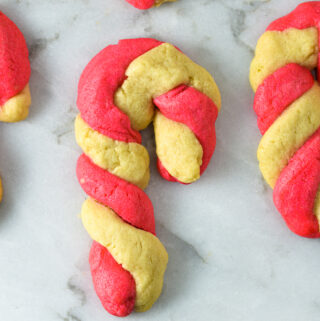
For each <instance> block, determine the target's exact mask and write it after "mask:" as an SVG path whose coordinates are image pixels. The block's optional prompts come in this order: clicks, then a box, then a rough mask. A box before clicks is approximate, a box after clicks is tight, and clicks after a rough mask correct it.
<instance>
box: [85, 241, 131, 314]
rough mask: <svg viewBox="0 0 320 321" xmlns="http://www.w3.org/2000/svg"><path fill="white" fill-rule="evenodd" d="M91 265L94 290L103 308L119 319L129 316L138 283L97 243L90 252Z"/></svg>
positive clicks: (93, 244) (94, 243)
mask: <svg viewBox="0 0 320 321" xmlns="http://www.w3.org/2000/svg"><path fill="white" fill-rule="evenodd" d="M89 263H90V269H91V275H92V280H93V284H94V288H95V291H96V293H97V295H98V297H99V299H100V301H101V303H102V305H103V307H104V308H105V309H106V310H107V311H109V312H110V313H111V314H113V315H116V316H119V317H125V316H127V315H129V314H130V313H131V312H132V311H133V309H134V305H135V299H136V283H135V281H134V279H133V277H132V276H131V274H130V273H129V272H128V271H126V270H125V269H123V267H122V266H121V265H120V264H118V263H117V262H116V260H115V259H114V258H113V257H112V255H111V254H110V252H109V251H108V250H107V249H106V248H105V247H104V246H102V245H100V244H99V243H97V242H95V241H93V243H92V247H91V250H90V255H89Z"/></svg>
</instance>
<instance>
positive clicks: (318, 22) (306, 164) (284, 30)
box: [250, 1, 320, 238]
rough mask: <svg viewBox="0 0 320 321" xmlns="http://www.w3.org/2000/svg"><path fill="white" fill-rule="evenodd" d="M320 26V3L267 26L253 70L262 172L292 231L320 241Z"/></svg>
mask: <svg viewBox="0 0 320 321" xmlns="http://www.w3.org/2000/svg"><path fill="white" fill-rule="evenodd" d="M319 27H320V3H319V2H316V1H314V2H306V3H302V4H300V5H299V6H298V7H297V8H296V9H295V10H294V11H292V12H291V13H290V14H288V15H287V16H284V17H282V18H280V19H277V20H276V21H274V22H273V23H271V24H270V25H269V27H268V28H267V31H266V32H265V33H264V34H263V35H262V36H261V38H260V39H259V40H258V43H257V47H256V52H255V57H254V59H253V61H252V63H251V68H250V82H251V85H252V88H253V90H254V91H255V99H254V110H255V112H256V114H257V116H258V127H259V129H260V131H261V133H262V134H263V137H262V139H261V142H260V144H259V148H258V154H257V155H258V159H259V165H260V170H261V172H262V175H263V177H264V178H265V180H266V181H267V183H268V184H269V185H270V186H271V187H272V188H274V192H273V199H274V203H275V205H276V207H277V209H278V210H279V212H280V213H281V214H282V216H283V218H284V220H285V221H286V223H287V225H288V227H289V228H290V229H291V230H292V231H293V232H295V233H296V234H298V235H301V236H305V237H311V238H314V237H320V233H319V219H320V198H319V192H318V191H319V183H320V130H319V126H320V87H319V84H318V82H317V81H315V80H314V78H313V76H312V73H311V70H312V69H314V68H317V67H318V64H319ZM319 75H320V69H319V68H318V77H319Z"/></svg>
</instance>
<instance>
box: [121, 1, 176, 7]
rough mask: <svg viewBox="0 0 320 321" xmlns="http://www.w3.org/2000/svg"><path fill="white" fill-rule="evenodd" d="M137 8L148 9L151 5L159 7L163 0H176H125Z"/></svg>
mask: <svg viewBox="0 0 320 321" xmlns="http://www.w3.org/2000/svg"><path fill="white" fill-rule="evenodd" d="M126 1H127V2H129V3H130V4H132V5H133V6H134V7H136V8H137V9H150V8H152V7H159V6H160V5H162V4H163V3H165V2H174V1H176V0H126Z"/></svg>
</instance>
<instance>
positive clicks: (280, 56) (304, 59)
mask: <svg viewBox="0 0 320 321" xmlns="http://www.w3.org/2000/svg"><path fill="white" fill-rule="evenodd" d="M318 51H319V48H318V30H317V29H316V28H313V27H312V28H307V29H302V30H300V29H294V28H290V29H287V30H285V31H267V32H265V33H264V34H263V35H262V36H261V37H260V38H259V40H258V43H257V46H256V50H255V56H254V58H253V60H252V62H251V66H250V83H251V86H252V89H253V91H254V92H256V90H257V88H258V86H259V85H261V84H262V82H263V80H264V79H265V78H266V77H268V76H269V75H271V74H272V73H274V72H275V71H276V70H277V69H279V68H281V67H284V66H285V65H287V64H289V63H297V64H299V65H301V66H304V67H306V68H308V69H310V70H311V69H313V68H316V67H317V62H318Z"/></svg>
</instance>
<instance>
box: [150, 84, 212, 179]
mask: <svg viewBox="0 0 320 321" xmlns="http://www.w3.org/2000/svg"><path fill="white" fill-rule="evenodd" d="M154 104H155V105H156V106H157V107H158V108H159V110H160V112H161V113H162V114H163V115H164V116H165V117H167V118H169V119H171V120H173V121H176V122H179V123H183V124H185V125H187V126H188V127H189V128H190V129H191V130H192V132H193V133H194V134H195V136H196V137H197V139H198V140H199V142H200V144H201V146H202V149H203V157H202V166H201V168H200V174H202V173H203V172H204V171H205V170H206V168H207V166H208V164H209V162H210V159H211V157H212V155H213V153H214V150H215V146H216V133H215V126H214V123H215V121H216V119H217V117H218V108H217V107H216V105H215V104H214V102H213V101H212V100H211V99H210V98H209V97H208V96H206V95H205V94H203V93H202V92H200V91H198V90H196V89H195V88H192V87H188V86H185V85H181V86H179V87H177V88H175V89H173V90H171V91H169V92H168V93H166V94H164V95H161V96H159V97H157V98H155V99H154ZM199 106H201V108H199ZM158 170H159V172H160V174H161V175H162V177H163V178H165V179H167V180H169V181H174V182H177V181H178V180H177V179H176V178H174V177H173V176H171V175H170V174H169V173H168V171H167V170H166V168H165V167H164V166H163V165H162V163H161V161H160V160H159V159H158Z"/></svg>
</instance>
